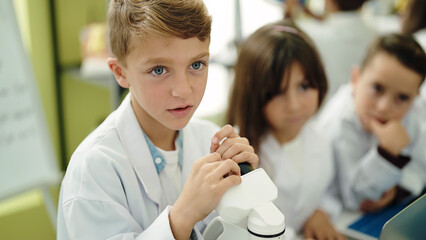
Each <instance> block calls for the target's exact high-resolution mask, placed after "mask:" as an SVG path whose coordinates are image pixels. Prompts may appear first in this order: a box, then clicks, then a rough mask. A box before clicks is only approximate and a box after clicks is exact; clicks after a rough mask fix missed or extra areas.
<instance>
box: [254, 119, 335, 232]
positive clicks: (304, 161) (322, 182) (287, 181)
mask: <svg viewBox="0 0 426 240" xmlns="http://www.w3.org/2000/svg"><path fill="white" fill-rule="evenodd" d="M286 146H287V147H286ZM259 167H262V168H263V169H265V171H266V173H268V175H269V176H270V177H271V179H272V180H273V181H274V183H275V185H276V186H277V188H278V198H277V199H276V200H275V201H274V204H275V205H276V206H277V207H278V209H280V211H281V212H282V213H283V214H284V216H285V221H286V227H289V228H292V229H294V230H295V231H297V232H299V231H301V230H302V227H303V225H304V223H305V222H306V220H307V219H308V218H309V217H310V216H311V215H312V214H313V212H314V211H315V210H316V209H319V208H321V209H323V210H324V211H326V212H327V213H328V214H329V215H330V217H331V218H332V219H331V220H333V218H335V217H336V216H337V215H338V213H339V212H340V207H341V206H340V203H339V200H338V199H337V197H336V195H334V192H332V191H333V190H337V186H335V187H334V188H333V178H334V163H333V158H332V152H331V145H330V144H329V142H328V140H327V139H326V138H325V137H324V136H323V134H321V132H320V131H319V129H317V127H316V126H315V123H314V122H313V121H312V120H310V121H308V122H307V123H306V125H305V126H304V127H303V129H302V130H301V132H300V133H299V135H298V136H297V137H296V138H295V139H294V140H293V141H292V142H289V143H286V144H285V145H284V148H283V147H282V146H281V145H280V144H279V142H278V141H277V140H276V139H275V137H274V136H273V135H272V134H271V133H269V134H268V135H266V137H265V138H264V140H263V141H262V142H261V144H260V150H259Z"/></svg>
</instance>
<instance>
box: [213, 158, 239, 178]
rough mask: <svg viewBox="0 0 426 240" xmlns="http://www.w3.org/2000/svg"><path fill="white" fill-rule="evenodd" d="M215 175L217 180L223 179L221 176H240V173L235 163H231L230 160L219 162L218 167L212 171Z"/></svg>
mask: <svg viewBox="0 0 426 240" xmlns="http://www.w3.org/2000/svg"><path fill="white" fill-rule="evenodd" d="M214 171H215V174H217V176H219V178H220V179H221V178H223V176H226V175H228V174H231V175H232V174H233V175H241V173H240V167H239V166H238V164H237V163H235V162H234V161H232V160H231V159H227V160H223V161H221V162H220V165H219V166H218V167H216V169H215V170H214Z"/></svg>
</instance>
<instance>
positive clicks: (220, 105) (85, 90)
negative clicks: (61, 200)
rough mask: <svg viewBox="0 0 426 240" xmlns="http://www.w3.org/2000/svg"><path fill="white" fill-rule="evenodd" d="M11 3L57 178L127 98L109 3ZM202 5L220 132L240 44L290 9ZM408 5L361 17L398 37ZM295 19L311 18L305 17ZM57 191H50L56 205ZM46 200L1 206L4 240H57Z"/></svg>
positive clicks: (402, 0)
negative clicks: (117, 76)
mask: <svg viewBox="0 0 426 240" xmlns="http://www.w3.org/2000/svg"><path fill="white" fill-rule="evenodd" d="M6 1H9V0H6ZM10 1H12V2H13V4H14V7H15V12H16V16H17V20H18V24H19V30H20V33H21V36H22V39H23V42H24V46H25V50H26V51H27V53H28V55H29V57H30V62H31V64H32V68H33V72H34V75H35V80H36V85H37V89H38V93H39V97H40V100H41V104H42V109H43V113H44V116H45V119H46V124H47V126H48V132H49V135H50V140H51V143H52V145H53V148H54V152H55V157H56V160H57V162H58V166H59V168H60V169H59V170H60V171H61V172H62V173H64V172H65V169H66V166H67V163H68V161H69V159H70V157H71V154H72V153H73V151H74V149H75V148H76V147H77V146H78V144H79V143H80V142H81V141H82V140H83V139H84V138H85V137H86V136H87V135H88V134H89V133H90V132H91V131H92V130H93V129H94V128H96V127H97V126H98V125H99V124H100V123H101V122H102V121H103V120H104V118H105V117H106V116H107V115H108V114H109V113H110V112H111V111H113V110H114V109H115V108H116V107H117V106H118V105H119V103H120V101H121V99H122V98H123V97H124V96H125V94H126V90H124V89H121V88H120V87H119V86H118V85H117V84H116V83H115V80H114V78H113V76H112V74H111V73H110V72H109V69H108V67H107V64H106V57H107V56H108V47H107V38H106V35H105V34H106V25H105V21H106V12H107V4H108V0H74V1H62V0H10ZM204 1H205V3H206V5H207V7H208V9H209V12H210V14H211V15H212V16H213V27H212V36H211V44H210V53H211V63H210V65H209V77H208V84H207V89H206V94H205V96H204V99H203V101H202V103H201V105H200V107H199V109H198V110H197V112H196V113H195V115H196V116H197V117H200V118H205V119H209V120H212V121H214V122H216V123H217V124H219V125H222V124H223V119H222V117H223V113H224V111H225V107H226V104H227V98H228V90H229V88H230V86H231V84H232V78H233V72H232V66H233V62H234V61H235V58H236V54H237V45H238V43H239V42H241V41H242V40H243V39H244V38H245V37H247V36H248V35H249V34H250V33H252V32H253V31H255V30H256V29H257V28H258V27H260V26H262V25H264V24H265V23H268V22H272V21H276V20H279V19H282V18H283V16H284V12H285V9H286V4H285V2H284V3H283V2H282V1H278V0H204ZM305 4H306V6H307V8H308V9H309V10H310V11H311V12H312V13H314V14H317V15H321V14H323V12H324V0H308V1H305ZM405 4H406V0H371V1H369V2H367V3H366V4H365V5H364V7H363V8H362V10H361V11H362V15H363V17H364V18H365V20H366V21H367V22H368V23H370V24H371V26H372V27H373V28H376V29H377V30H378V31H379V32H380V33H386V32H393V31H394V32H399V31H400V14H401V12H402V10H403V8H404V6H405ZM292 17H293V18H297V19H298V20H302V21H303V20H304V19H308V18H310V16H308V15H306V14H305V13H304V12H303V11H298V12H297V11H296V13H295V14H294V15H293V16H292ZM2 34H5V33H2ZM6 34H7V33H6ZM330 37H332V36H330ZM2 184H5V183H2ZM59 184H60V183H59V182H58V184H57V186H54V187H51V188H50V189H49V190H50V195H51V196H52V199H53V201H54V202H55V203H56V202H57V196H58V191H59ZM43 198H44V196H43V194H42V192H41V191H40V190H38V189H34V190H31V191H28V192H24V193H21V194H18V195H15V196H12V197H9V198H7V199H3V200H1V201H0V239H55V238H56V236H55V235H56V233H55V226H54V224H52V222H51V220H50V218H49V214H48V211H47V209H46V206H45V201H44V199H43Z"/></svg>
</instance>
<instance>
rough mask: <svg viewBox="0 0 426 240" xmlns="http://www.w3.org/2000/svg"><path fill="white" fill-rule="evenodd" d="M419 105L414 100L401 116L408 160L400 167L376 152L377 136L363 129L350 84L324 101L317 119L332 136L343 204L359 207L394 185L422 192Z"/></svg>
mask: <svg viewBox="0 0 426 240" xmlns="http://www.w3.org/2000/svg"><path fill="white" fill-rule="evenodd" d="M419 107H420V105H419V101H415V102H414V104H413V107H412V109H411V110H410V111H409V112H407V113H406V115H405V116H404V118H403V120H402V124H403V126H404V127H405V129H406V130H407V132H408V134H409V136H410V144H409V145H408V146H407V147H406V148H405V149H403V151H402V154H403V155H408V156H410V157H411V161H410V162H409V163H408V164H407V165H406V166H405V167H403V168H402V169H400V168H398V167H396V166H395V165H393V164H391V163H390V162H389V161H387V160H386V159H385V158H383V157H382V156H381V155H380V154H379V153H378V150H377V147H378V141H377V138H376V137H375V136H374V135H373V134H371V133H368V132H366V131H364V130H363V128H362V125H361V122H360V120H359V117H358V115H357V114H356V112H355V105H354V101H353V98H352V86H351V85H350V84H347V85H345V86H342V87H341V89H340V90H339V91H338V92H337V94H336V95H335V96H334V97H333V98H332V99H331V100H330V102H329V103H328V104H327V105H326V108H325V109H324V111H323V112H322V113H321V116H320V118H319V121H320V125H321V126H322V128H323V129H325V131H326V132H327V134H329V136H330V139H332V144H333V152H334V157H335V158H336V163H337V168H338V174H337V175H338V180H339V183H340V190H341V194H342V198H343V202H344V204H345V207H347V208H349V209H353V210H358V209H359V206H360V204H361V202H362V201H363V200H365V199H372V200H377V199H379V198H380V197H381V196H382V194H383V193H384V192H385V191H387V190H389V189H390V188H391V187H393V186H395V185H399V186H401V187H403V188H405V189H406V190H408V191H410V192H411V193H412V194H413V195H415V196H417V195H418V194H420V193H421V191H422V189H423V187H424V186H425V183H426V174H425V173H426V148H425V146H426V132H425V127H422V126H421V124H422V119H421V117H420V114H419V113H420V112H421V111H424V109H419ZM423 121H424V120H423Z"/></svg>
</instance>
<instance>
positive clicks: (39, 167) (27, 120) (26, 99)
mask: <svg viewBox="0 0 426 240" xmlns="http://www.w3.org/2000/svg"><path fill="white" fill-rule="evenodd" d="M60 177H61V174H60V171H59V168H58V166H57V161H56V159H55V155H54V152H53V147H52V142H51V140H50V137H49V134H48V131H47V126H46V121H45V118H44V113H43V110H42V108H41V102H40V98H39V95H38V90H37V85H36V82H35V78H34V74H33V70H32V66H31V65H30V60H29V57H28V55H27V53H26V51H25V49H24V46H23V43H22V40H21V37H20V32H19V28H18V24H17V21H16V16H15V11H14V9H13V1H12V0H6V1H5V0H0V199H4V198H7V197H10V196H12V195H15V194H18V193H22V192H25V191H27V190H30V189H33V188H39V187H46V186H49V185H51V184H57V183H58V182H59V180H60Z"/></svg>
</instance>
